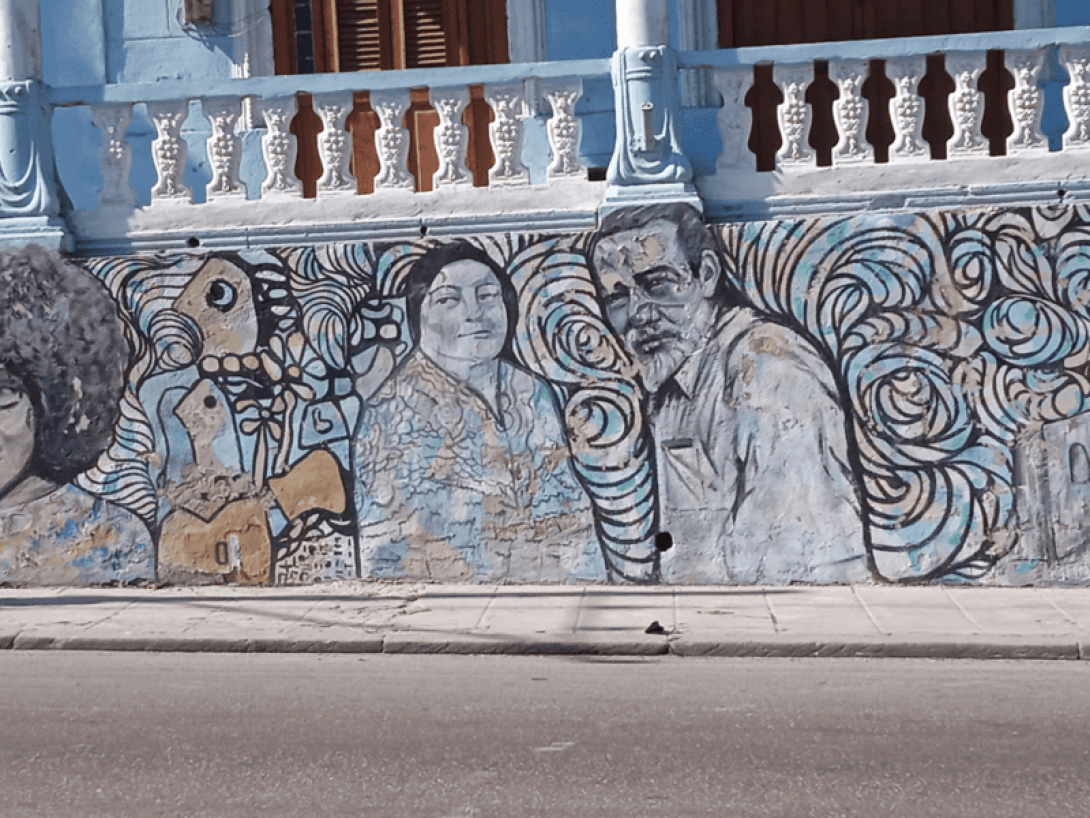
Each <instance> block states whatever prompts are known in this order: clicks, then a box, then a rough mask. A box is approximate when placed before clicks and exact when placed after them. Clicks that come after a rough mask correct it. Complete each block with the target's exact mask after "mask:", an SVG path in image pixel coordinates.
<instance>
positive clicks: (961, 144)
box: [680, 27, 1090, 219]
mask: <svg viewBox="0 0 1090 818" xmlns="http://www.w3.org/2000/svg"><path fill="white" fill-rule="evenodd" d="M680 62H681V65H682V66H683V67H684V68H687V69H689V70H690V71H694V72H706V76H709V79H710V81H711V82H712V83H713V84H714V87H715V88H716V89H717V90H718V92H719V93H720V94H721V96H722V100H723V104H722V107H721V108H720V109H719V111H718V115H717V126H718V135H719V137H720V139H721V141H722V151H721V153H719V155H718V156H717V158H716V160H715V167H714V170H713V171H712V172H705V173H704V174H699V173H698V179H697V186H698V188H699V190H700V192H701V195H702V196H703V197H704V199H705V201H706V202H707V203H708V208H709V210H710V211H711V212H712V214H713V215H716V216H718V217H720V218H735V219H747V218H759V217H768V216H775V215H779V214H786V213H792V212H793V213H799V212H845V211H852V210H860V209H874V208H890V207H893V208H898V207H908V208H913V207H915V208H927V207H936V206H944V205H948V204H961V203H964V202H966V201H977V202H980V203H988V202H999V201H1001V202H1014V201H1018V200H1034V201H1041V200H1045V199H1047V198H1049V197H1052V198H1057V197H1058V198H1061V199H1063V198H1068V199H1070V198H1090V184H1088V183H1087V180H1088V179H1090V150H1088V149H1090V30H1088V29H1087V28H1084V27H1078V28H1067V29H1039V30H1033V31H1010V32H992V33H986V34H971V35H954V36H943V37H919V38H906V39H896V40H870V41H862V42H851V43H821V44H815V45H801V46H782V47H769V48H743V49H737V50H733V51H704V52H688V53H682V54H681V55H680ZM1065 74H1066V76H1064V75H1065ZM686 137H687V139H686V142H687V143H692V142H694V141H696V140H695V139H694V138H693V135H692V134H686ZM705 170H708V169H705Z"/></svg>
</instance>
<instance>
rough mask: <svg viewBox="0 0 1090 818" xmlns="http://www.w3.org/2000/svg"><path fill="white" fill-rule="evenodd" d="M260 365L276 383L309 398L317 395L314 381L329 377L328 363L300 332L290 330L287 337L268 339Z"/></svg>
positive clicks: (306, 399)
mask: <svg viewBox="0 0 1090 818" xmlns="http://www.w3.org/2000/svg"><path fill="white" fill-rule="evenodd" d="M261 366H262V368H263V369H264V371H265V374H266V375H268V376H269V378H270V379H271V380H272V381H273V382H274V383H276V384H278V385H281V386H282V387H283V388H284V389H287V390H290V391H291V392H293V393H294V394H295V396H296V397H297V398H299V400H302V401H306V402H309V401H312V400H314V399H315V398H316V397H317V396H318V391H317V389H316V388H315V387H314V386H313V385H312V382H314V381H317V382H319V383H321V384H324V382H325V381H326V379H327V378H328V377H329V370H328V368H327V367H326V365H325V363H324V362H323V361H322V359H321V358H320V357H318V356H317V355H315V354H314V353H313V352H312V351H311V349H310V347H309V346H308V345H307V341H306V338H304V337H303V334H302V333H301V332H293V333H291V335H289V336H288V337H287V340H285V339H283V338H282V337H280V336H279V335H274V336H273V337H272V338H271V339H269V344H268V348H267V349H265V350H262V352H261Z"/></svg>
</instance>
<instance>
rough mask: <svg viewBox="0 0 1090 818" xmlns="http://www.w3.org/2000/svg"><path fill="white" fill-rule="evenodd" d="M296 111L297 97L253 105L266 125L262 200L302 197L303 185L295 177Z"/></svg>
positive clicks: (262, 143)
mask: <svg viewBox="0 0 1090 818" xmlns="http://www.w3.org/2000/svg"><path fill="white" fill-rule="evenodd" d="M297 109H298V102H297V101H296V98H295V95H294V94H292V95H290V96H285V97H275V98H271V99H260V100H255V102H254V110H255V113H256V115H257V116H259V117H261V118H262V119H263V120H264V122H265V133H264V135H263V136H262V138H261V154H262V156H263V157H264V158H265V181H264V182H263V183H262V185H261V195H262V197H263V198H288V197H290V198H299V197H301V196H302V195H303V186H302V183H300V181H299V180H298V179H297V178H296V177H295V157H296V155H297V152H298V143H297V140H296V137H295V134H293V133H292V132H291V130H290V128H291V121H292V120H293V119H294V118H295V113H296V110H297Z"/></svg>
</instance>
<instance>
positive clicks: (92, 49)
mask: <svg viewBox="0 0 1090 818" xmlns="http://www.w3.org/2000/svg"><path fill="white" fill-rule="evenodd" d="M40 9H41V31H42V78H43V79H44V80H45V82H46V83H48V84H49V85H54V86H60V85H101V84H102V83H104V82H106V33H105V31H104V30H103V27H102V1H101V0H80V2H72V0H41V6H40Z"/></svg>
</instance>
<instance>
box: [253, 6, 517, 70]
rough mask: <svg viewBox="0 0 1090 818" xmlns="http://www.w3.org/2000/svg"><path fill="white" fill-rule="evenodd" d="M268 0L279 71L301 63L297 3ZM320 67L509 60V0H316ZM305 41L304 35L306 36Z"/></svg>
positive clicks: (317, 61) (380, 67) (315, 36)
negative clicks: (297, 30) (297, 40)
mask: <svg viewBox="0 0 1090 818" xmlns="http://www.w3.org/2000/svg"><path fill="white" fill-rule="evenodd" d="M299 2H305V0H270V4H271V10H272V17H273V34H274V42H275V56H276V72H277V73H278V74H293V73H297V72H298V71H299V69H300V65H299V63H300V61H301V56H300V55H301V54H302V52H299V53H297V48H296V46H297V43H296V42H295V41H296V39H297V34H298V36H303V37H310V33H308V32H296V31H295V22H294V17H293V11H292V9H293V8H294V6H295V5H296V4H297V3H299ZM310 2H311V8H312V9H313V60H314V67H313V69H311V70H315V71H377V70H384V69H392V68H425V67H438V66H445V65H486V64H493V63H506V62H507V61H508V53H507V6H506V0H310ZM304 45H306V43H304Z"/></svg>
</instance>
